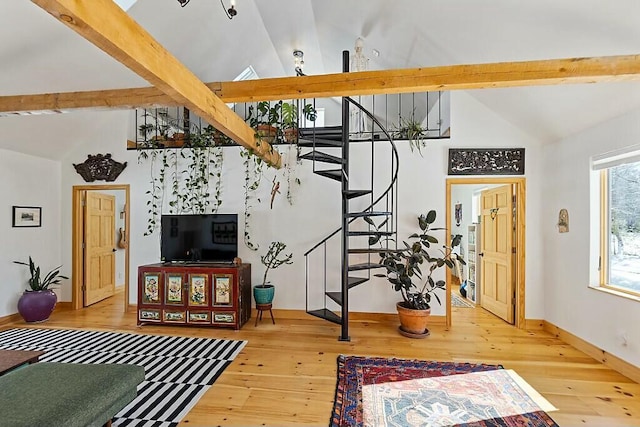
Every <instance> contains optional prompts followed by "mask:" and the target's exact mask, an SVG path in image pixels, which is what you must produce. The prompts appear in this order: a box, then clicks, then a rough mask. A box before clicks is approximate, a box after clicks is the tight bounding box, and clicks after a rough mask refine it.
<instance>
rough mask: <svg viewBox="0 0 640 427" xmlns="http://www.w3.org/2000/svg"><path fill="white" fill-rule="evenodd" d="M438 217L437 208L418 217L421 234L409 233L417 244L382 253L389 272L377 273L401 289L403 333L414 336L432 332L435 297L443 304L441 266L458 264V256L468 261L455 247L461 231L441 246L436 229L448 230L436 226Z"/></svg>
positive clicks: (396, 288)
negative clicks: (438, 275) (437, 274)
mask: <svg viewBox="0 0 640 427" xmlns="http://www.w3.org/2000/svg"><path fill="white" fill-rule="evenodd" d="M435 220H436V211H434V210H431V211H429V212H428V213H427V214H426V215H420V216H419V217H418V226H419V227H420V232H419V233H414V234H412V235H411V236H409V238H410V239H413V243H411V244H409V243H407V242H403V243H404V248H403V249H399V250H396V251H388V252H387V251H385V252H381V253H380V257H381V262H380V263H381V264H382V265H384V267H385V268H386V270H387V271H386V273H384V274H376V275H375V276H377V277H385V278H386V279H387V280H388V281H389V282H390V283H391V284H392V285H393V289H394V290H396V291H397V292H400V294H401V295H402V301H400V302H398V303H397V304H396V308H397V310H398V316H399V317H400V333H401V334H402V335H405V336H408V337H411V338H423V337H425V336H427V335H428V334H429V331H428V330H427V323H428V319H429V315H430V314H431V305H430V303H431V297H432V296H433V297H435V299H436V301H438V304H441V301H440V297H439V296H438V294H437V291H438V290H440V289H442V290H444V289H445V286H446V283H445V281H444V280H435V279H434V278H433V273H434V272H436V271H437V270H438V269H439V268H441V267H449V268H451V269H453V268H454V267H455V260H456V259H457V260H458V261H460V262H461V263H462V264H466V263H465V262H464V260H463V259H462V257H461V256H459V255H457V254H456V253H455V252H454V251H453V249H454V248H455V247H456V246H458V245H460V240H461V239H462V236H461V235H459V234H457V235H455V236H453V237H452V238H451V242H450V243H449V244H448V245H438V239H437V238H436V237H435V236H433V235H432V234H430V232H432V231H436V230H445V229H444V228H432V227H431V225H432V224H433V222H434V221H435Z"/></svg>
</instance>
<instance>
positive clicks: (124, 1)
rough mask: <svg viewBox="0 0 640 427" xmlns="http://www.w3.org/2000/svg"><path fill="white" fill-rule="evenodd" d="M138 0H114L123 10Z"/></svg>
mask: <svg viewBox="0 0 640 427" xmlns="http://www.w3.org/2000/svg"><path fill="white" fill-rule="evenodd" d="M136 1H138V0H115V2H116V4H117V5H118V6H120V7H121V8H122V10H124V11H125V12H126V11H127V10H129V9H130V8H131V6H133V5H134V4H135V3H136Z"/></svg>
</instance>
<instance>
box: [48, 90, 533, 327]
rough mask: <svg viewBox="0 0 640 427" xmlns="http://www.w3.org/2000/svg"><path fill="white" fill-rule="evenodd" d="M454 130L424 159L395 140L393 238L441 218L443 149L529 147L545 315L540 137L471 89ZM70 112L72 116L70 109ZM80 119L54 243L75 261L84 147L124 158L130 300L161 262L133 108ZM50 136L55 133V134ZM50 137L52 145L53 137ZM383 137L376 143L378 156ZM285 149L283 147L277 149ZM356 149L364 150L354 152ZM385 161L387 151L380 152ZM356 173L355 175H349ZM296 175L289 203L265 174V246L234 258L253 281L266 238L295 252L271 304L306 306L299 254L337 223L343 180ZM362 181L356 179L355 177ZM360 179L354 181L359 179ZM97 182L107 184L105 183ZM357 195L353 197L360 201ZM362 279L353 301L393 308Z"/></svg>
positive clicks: (387, 294)
mask: <svg viewBox="0 0 640 427" xmlns="http://www.w3.org/2000/svg"><path fill="white" fill-rule="evenodd" d="M451 105H452V112H451V121H452V137H451V139H450V140H441V141H437V140H436V141H430V142H429V145H428V147H427V148H426V149H424V150H423V154H424V157H420V156H419V155H418V154H417V153H411V151H410V150H409V146H408V144H407V143H406V142H404V143H399V147H400V152H401V173H400V176H399V180H400V189H399V203H400V207H401V208H400V211H399V212H398V220H399V237H400V239H406V238H407V237H408V236H409V235H410V234H411V233H413V232H414V231H415V228H416V218H417V216H418V215H419V214H421V213H424V212H427V211H428V210H430V209H436V210H437V211H438V213H439V217H438V221H437V222H438V224H442V225H444V223H445V218H444V211H445V206H444V204H445V179H446V171H447V149H448V148H449V147H525V148H526V156H527V157H526V171H527V175H526V177H527V232H528V236H529V237H528V239H527V275H526V280H527V297H526V315H527V317H528V318H541V317H542V314H543V304H542V300H543V292H542V286H541V283H542V280H541V274H542V273H541V271H542V268H541V264H540V259H541V253H542V250H541V247H542V246H541V245H542V242H541V241H540V240H539V239H537V238H536V236H538V234H539V231H540V225H539V222H538V220H537V217H538V215H537V212H539V211H540V209H541V207H540V202H539V200H540V179H541V178H540V176H541V175H540V170H541V168H540V148H539V146H538V144H537V142H536V141H534V140H532V139H531V138H530V137H528V136H526V135H525V134H524V133H522V132H521V131H519V130H518V129H517V128H516V127H514V126H512V125H511V124H510V123H508V122H506V121H504V120H503V119H502V118H501V117H499V116H497V115H496V114H495V113H493V112H492V111H491V110H489V109H487V108H486V107H485V106H484V105H483V104H481V103H480V102H478V101H477V100H476V99H475V98H474V97H473V96H471V95H470V94H469V93H465V92H454V93H452V94H451ZM73 114H76V113H73ZM78 117H79V120H81V121H82V122H83V123H91V128H92V133H91V135H87V132H86V131H84V132H83V133H82V136H75V135H74V133H73V132H68V133H67V134H65V135H63V136H59V137H58V136H57V138H64V139H65V140H66V141H67V143H69V141H70V145H71V146H72V147H75V148H73V149H72V150H71V151H70V152H69V153H68V154H66V155H65V157H64V159H63V160H62V166H61V168H62V171H61V183H62V184H61V186H60V188H61V189H62V190H59V189H58V190H57V193H54V194H60V196H61V197H60V206H61V209H62V214H61V218H62V219H61V220H60V222H59V224H60V230H59V233H60V234H59V236H60V245H59V246H58V247H56V249H57V250H58V249H59V250H61V260H62V263H63V264H64V265H65V266H67V267H70V266H71V188H72V186H73V185H86V184H87V183H85V182H84V181H83V180H82V178H81V177H80V176H79V175H78V174H77V173H76V172H75V170H74V168H73V167H72V163H80V162H83V161H84V160H85V159H86V157H87V155H88V154H98V153H101V154H105V153H111V154H112V157H113V158H114V159H115V160H117V161H120V162H124V161H126V162H128V166H127V168H126V169H125V170H124V171H123V173H122V174H121V175H120V177H119V178H118V180H117V181H116V183H117V184H130V185H131V207H130V215H131V230H130V232H131V234H130V256H131V271H130V277H129V280H130V285H131V287H132V288H131V289H130V296H131V302H132V303H135V298H136V294H137V293H136V291H135V287H136V284H137V279H136V277H137V276H136V273H137V266H139V265H143V264H148V263H154V262H158V261H159V260H160V244H159V233H157V232H156V233H154V234H153V235H151V236H143V234H144V232H145V230H146V227H147V215H148V214H147V205H146V202H147V200H148V196H147V195H145V192H146V191H147V189H148V188H149V182H150V172H149V171H150V169H149V165H148V164H147V163H145V164H138V162H137V153H136V152H135V151H127V150H126V140H127V135H128V133H129V131H130V130H129V127H131V126H133V124H132V123H130V117H131V115H130V114H129V113H128V112H126V111H111V112H104V111H102V112H91V113H87V112H84V113H78ZM52 138H53V137H52ZM51 143H55V140H52V141H51ZM385 145H386V144H382V143H377V144H376V147H380V148H378V149H377V151H380V152H381V153H382V152H384V151H385V150H386V148H383V147H384V146H385ZM282 150H286V147H282ZM359 150H360V151H359ZM238 151H239V150H238V148H225V149H224V156H225V160H224V182H223V200H224V202H223V204H222V206H221V207H220V210H219V212H220V213H238V214H240V216H241V215H242V212H243V207H244V195H243V188H242V183H243V181H244V172H243V166H242V159H241V158H240V156H239V154H238ZM365 151H366V150H365V149H364V148H357V147H356V148H354V155H352V171H353V170H355V169H357V164H356V162H358V161H359V160H360V159H362V162H363V163H365V164H368V162H369V160H368V154H365ZM377 158H379V159H382V158H384V155H378V156H377ZM352 174H353V175H354V177H356V176H357V175H358V174H356V173H353V172H352ZM297 176H298V177H299V178H300V179H301V181H302V185H301V186H299V187H297V188H296V191H295V193H294V195H295V203H294V205H293V206H291V205H289V204H288V202H287V200H286V197H285V191H286V185H285V181H286V176H285V175H284V171H277V172H276V171H274V170H273V169H268V170H266V171H265V174H264V178H263V183H262V186H261V188H260V190H259V194H258V197H259V198H260V199H261V201H262V202H261V203H259V204H258V203H255V202H254V205H255V208H254V211H253V213H252V222H251V227H252V235H253V240H254V241H255V242H256V243H258V244H259V245H260V247H261V250H260V251H259V252H258V253H256V252H253V251H251V250H249V249H248V248H247V247H246V246H244V245H240V247H239V256H240V257H241V258H242V259H243V260H244V261H245V262H249V263H251V264H252V278H253V282H254V283H257V282H259V281H260V280H261V277H262V273H263V268H262V265H261V264H260V261H259V255H260V254H261V253H262V252H263V251H264V250H265V249H266V247H267V246H268V244H269V242H270V241H272V240H281V241H283V242H285V243H287V245H288V248H287V249H288V250H290V251H292V252H293V253H294V264H293V265H290V266H283V267H281V268H280V269H278V270H276V271H273V272H270V273H269V279H270V280H271V281H272V282H275V283H276V286H277V287H278V290H277V291H276V294H277V295H276V301H275V303H276V305H277V306H278V307H279V308H291V309H304V307H305V286H304V283H305V260H304V256H303V253H304V252H305V251H306V250H308V249H309V248H311V247H312V246H313V245H314V244H315V243H316V242H317V241H319V240H320V239H321V238H323V237H324V236H326V235H327V234H329V233H330V232H332V231H333V230H335V229H336V228H337V227H338V226H339V223H340V197H339V183H337V182H334V181H331V180H328V179H326V178H322V177H319V176H317V175H314V174H313V173H312V171H311V164H310V163H309V162H305V163H303V164H302V165H299V166H298V167H297ZM274 178H275V179H276V180H279V181H281V192H282V193H281V194H280V195H278V196H277V198H276V200H275V202H274V208H273V210H271V209H270V208H269V199H270V190H271V183H272V181H273V179H274ZM358 179H360V178H358ZM356 180H357V179H356ZM96 184H99V185H101V184H104V182H103V181H99V182H96ZM357 203H358V202H354V205H356V204H357ZM373 282H374V283H371V284H365V285H362V286H359V287H357V288H355V289H353V290H352V292H351V299H350V300H351V306H352V309H353V310H354V311H370V312H394V311H395V302H396V301H397V300H398V297H399V295H397V294H396V293H395V292H393V291H392V290H391V286H390V285H389V284H388V283H387V282H386V281H384V280H383V279H375V280H373ZM62 295H63V300H66V301H70V300H71V287H70V283H69V284H66V285H65V286H64V288H63V292H62ZM444 310H445V309H444V307H439V306H434V307H433V312H434V314H436V315H438V314H444Z"/></svg>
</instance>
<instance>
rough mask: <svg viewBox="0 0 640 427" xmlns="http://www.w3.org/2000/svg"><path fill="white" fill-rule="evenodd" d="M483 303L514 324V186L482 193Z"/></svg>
mask: <svg viewBox="0 0 640 427" xmlns="http://www.w3.org/2000/svg"><path fill="white" fill-rule="evenodd" d="M481 208H482V211H481V212H482V213H481V220H480V232H481V239H480V254H481V257H480V259H481V261H480V276H481V277H480V292H481V298H480V304H481V305H482V307H483V308H485V309H487V310H489V311H490V312H491V313H493V314H495V315H496V316H498V317H500V318H502V319H504V320H505V321H507V322H508V323H511V324H513V323H514V319H515V278H514V275H513V273H514V268H513V233H514V232H513V230H514V228H513V190H512V187H511V185H504V186H501V187H497V188H493V189H491V190H486V191H483V192H482V193H481Z"/></svg>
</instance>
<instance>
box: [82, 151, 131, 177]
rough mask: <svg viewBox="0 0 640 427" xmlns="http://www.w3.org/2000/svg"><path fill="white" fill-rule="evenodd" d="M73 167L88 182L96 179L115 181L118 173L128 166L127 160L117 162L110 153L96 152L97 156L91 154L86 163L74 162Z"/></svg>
mask: <svg viewBox="0 0 640 427" xmlns="http://www.w3.org/2000/svg"><path fill="white" fill-rule="evenodd" d="M73 167H74V168H76V172H78V173H79V174H80V176H81V177H82V178H83V179H84V180H85V181H87V182H93V181H95V180H103V181H115V180H116V178H117V177H118V175H120V173H121V172H122V171H123V170H124V168H126V167H127V162H124V163H120V162H116V161H115V160H113V159H112V158H111V154H109V153H107V154H105V155H104V156H103V155H102V154H96V155H95V156H92V155H91V154H89V155H88V156H87V160H85V161H84V163H79V164H77V165H76V164H74V165H73Z"/></svg>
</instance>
